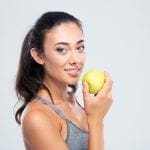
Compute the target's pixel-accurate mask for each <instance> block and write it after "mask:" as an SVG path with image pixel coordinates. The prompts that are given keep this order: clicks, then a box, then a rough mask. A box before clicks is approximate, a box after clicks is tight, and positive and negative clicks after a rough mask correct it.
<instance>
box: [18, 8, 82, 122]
mask: <svg viewBox="0 0 150 150" xmlns="http://www.w3.org/2000/svg"><path fill="white" fill-rule="evenodd" d="M65 22H73V23H76V24H77V25H78V26H79V27H80V28H81V30H82V26H81V22H80V21H79V20H78V19H77V18H75V17H74V16H72V15H70V14H68V13H66V12H60V11H54V12H46V13H44V14H43V15H42V16H41V17H40V18H39V19H38V20H37V21H36V23H35V24H34V25H33V27H32V28H31V29H30V31H29V32H28V33H27V35H26V37H25V39H24V41H23V44H22V48H21V56H20V62H19V68H18V73H17V78H16V85H15V86H16V87H15V90H16V95H17V97H18V99H19V100H21V102H22V105H21V107H20V108H19V109H18V110H17V111H16V113H15V119H16V121H17V123H18V124H21V121H20V118H21V114H22V112H23V110H24V108H25V107H26V105H27V104H28V103H29V102H30V101H31V100H32V98H33V97H34V96H35V95H36V93H37V91H38V90H39V89H41V88H44V89H46V90H47V91H48V93H49V95H50V96H51V98H52V95H51V93H50V91H49V89H48V88H47V87H46V86H45V85H44V84H43V77H44V69H43V67H42V65H40V64H38V63H36V62H35V61H34V60H33V59H32V57H31V54H30V50H31V48H36V49H37V50H38V52H39V53H42V52H43V51H44V48H43V41H44V36H45V33H46V32H47V31H48V30H50V29H52V28H53V27H55V26H57V25H59V24H61V23H65ZM69 86H70V87H71V88H72V92H73V93H74V92H75V91H76V86H74V85H69Z"/></svg>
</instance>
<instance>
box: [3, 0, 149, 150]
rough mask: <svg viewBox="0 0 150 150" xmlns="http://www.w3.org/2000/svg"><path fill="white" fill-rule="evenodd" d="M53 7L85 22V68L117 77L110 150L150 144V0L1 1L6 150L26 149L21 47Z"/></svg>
mask: <svg viewBox="0 0 150 150" xmlns="http://www.w3.org/2000/svg"><path fill="white" fill-rule="evenodd" d="M51 10H63V11H67V12H69V13H71V14H73V15H74V16H76V17H77V18H79V19H80V20H81V21H82V22H83V25H84V33H85V37H86V48H87V62H86V65H85V69H84V72H85V71H86V70H88V69H93V68H95V69H102V70H106V71H108V72H109V73H110V74H111V76H112V79H113V80H114V90H113V95H114V103H113V106H112V108H111V110H110V111H109V113H108V115H107V116H106V118H105V147H106V150H148V149H150V130H149V128H150V109H149V107H150V96H149V93H150V92H149V91H150V88H149V85H150V79H149V77H150V69H149V68H150V67H149V64H150V59H149V58H150V52H149V49H150V1H149V0H126V1H125V0H124V1H121V0H113V1H111V0H101V1H99V0H97V1H96V0H95V1H94V0H92V1H90V0H82V1H81V0H74V1H71V0H68V1H67V0H53V1H51V0H26V1H23V0H0V99H1V100H0V102H1V104H0V149H2V150H10V149H12V150H23V149H24V145H23V141H22V135H21V130H20V127H19V126H18V125H17V124H16V123H15V120H14V115H13V107H14V105H15V103H16V101H17V98H16V95H15V92H14V82H15V75H16V70H17V66H18V61H19V55H20V47H21V43H22V41H23V38H24V36H25V34H26V33H27V31H28V30H29V29H30V27H31V26H32V24H33V23H34V22H35V20H36V19H37V18H38V17H39V16H40V15H41V14H42V13H44V12H46V11H51ZM80 85H81V83H79V91H78V93H77V95H78V97H80V102H81V103H82V96H81V88H80Z"/></svg>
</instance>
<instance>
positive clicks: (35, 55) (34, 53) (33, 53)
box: [30, 48, 44, 65]
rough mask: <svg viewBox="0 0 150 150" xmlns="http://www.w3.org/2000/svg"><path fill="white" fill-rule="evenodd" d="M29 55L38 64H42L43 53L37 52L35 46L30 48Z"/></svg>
mask: <svg viewBox="0 0 150 150" xmlns="http://www.w3.org/2000/svg"><path fill="white" fill-rule="evenodd" d="M30 54H31V57H32V58H33V59H34V60H35V61H36V62H37V63H38V64H40V65H43V64H44V59H43V55H42V54H41V53H40V52H38V50H37V49H36V48H31V50H30Z"/></svg>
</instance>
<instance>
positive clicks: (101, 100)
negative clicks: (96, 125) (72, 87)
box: [83, 73, 113, 121]
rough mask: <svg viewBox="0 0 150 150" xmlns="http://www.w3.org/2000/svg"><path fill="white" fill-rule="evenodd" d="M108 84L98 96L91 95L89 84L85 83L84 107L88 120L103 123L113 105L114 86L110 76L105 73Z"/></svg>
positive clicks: (106, 83)
mask: <svg viewBox="0 0 150 150" xmlns="http://www.w3.org/2000/svg"><path fill="white" fill-rule="evenodd" d="M105 75H106V82H105V84H104V86H103V88H102V89H101V90H100V91H99V93H97V95H95V96H94V95H91V94H90V93H89V87H88V84H87V83H86V82H85V83H83V99H84V107H85V111H86V113H87V117H88V120H95V119H96V120H99V121H103V118H104V116H105V114H106V113H107V112H108V110H109V108H110V106H111V104H112V94H111V92H112V85H113V82H112V80H111V79H110V75H109V74H108V73H105Z"/></svg>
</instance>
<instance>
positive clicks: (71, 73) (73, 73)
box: [65, 68, 80, 77]
mask: <svg viewBox="0 0 150 150" xmlns="http://www.w3.org/2000/svg"><path fill="white" fill-rule="evenodd" d="M65 71H66V72H67V74H68V75H69V76H71V77H78V76H79V75H80V69H79V68H68V69H65Z"/></svg>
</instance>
